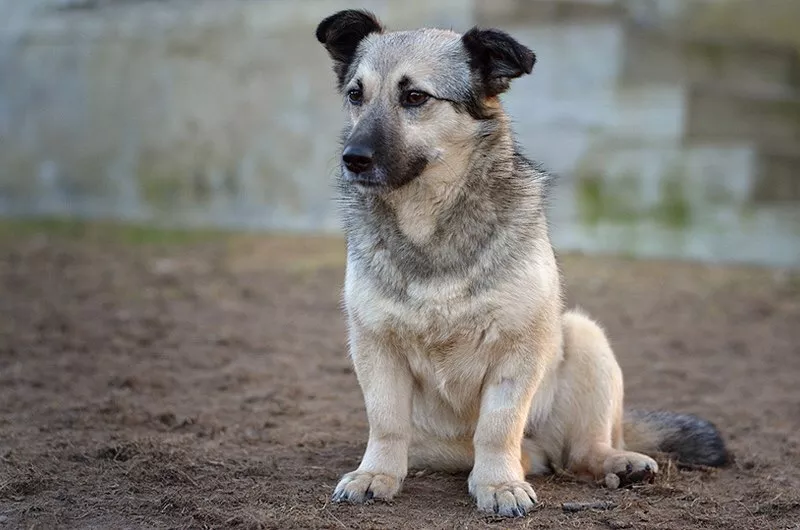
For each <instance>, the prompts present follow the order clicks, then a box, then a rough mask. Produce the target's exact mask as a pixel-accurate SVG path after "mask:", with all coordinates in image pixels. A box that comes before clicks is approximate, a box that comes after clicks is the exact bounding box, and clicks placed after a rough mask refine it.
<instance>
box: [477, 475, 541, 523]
mask: <svg viewBox="0 0 800 530" xmlns="http://www.w3.org/2000/svg"><path fill="white" fill-rule="evenodd" d="M470 490H471V493H472V496H473V497H475V500H476V501H477V502H478V511H480V512H484V513H492V514H497V515H501V516H503V517H521V516H523V515H525V514H527V513H528V512H530V511H531V510H533V508H534V506H536V502H537V499H536V492H534V491H533V487H531V485H530V484H528V483H527V482H525V481H512V482H505V483H503V484H497V485H484V484H476V485H474V486H473V487H471V488H470Z"/></svg>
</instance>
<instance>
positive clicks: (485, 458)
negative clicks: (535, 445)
mask: <svg viewBox="0 0 800 530" xmlns="http://www.w3.org/2000/svg"><path fill="white" fill-rule="evenodd" d="M536 342H538V343H539V344H538V345H536V346H539V347H540V348H542V349H544V350H546V351H542V354H541V355H540V354H539V353H538V352H536V349H537V347H536V346H534V344H536ZM556 342H557V338H555V340H548V341H546V345H545V343H543V341H531V343H529V344H514V345H512V346H511V347H510V348H508V349H506V354H505V355H501V358H500V359H499V360H498V362H497V364H496V365H495V366H493V367H492V368H490V370H489V372H488V373H487V377H486V383H485V386H484V389H483V394H482V396H481V405H480V414H479V417H478V424H477V426H476V430H475V435H474V437H473V444H474V447H475V463H474V465H473V468H472V472H471V473H470V476H469V492H470V493H471V494H472V495H473V496H474V497H475V499H476V501H477V504H478V510H479V511H481V512H489V513H497V514H500V515H502V516H506V517H518V516H521V515H525V514H526V513H527V512H528V511H529V510H531V509H532V508H533V507H534V505H535V503H536V493H535V492H534V491H533V488H532V487H531V485H530V484H528V483H527V482H526V481H525V470H524V469H523V466H522V437H523V435H524V430H525V423H526V421H527V418H528V413H529V411H530V407H531V401H532V399H533V395H534V393H535V391H536V388H537V387H538V386H539V384H540V382H541V380H542V377H543V373H544V367H545V366H547V362H548V361H549V360H550V358H551V351H555V350H553V348H555V347H556V346H555V343H556Z"/></svg>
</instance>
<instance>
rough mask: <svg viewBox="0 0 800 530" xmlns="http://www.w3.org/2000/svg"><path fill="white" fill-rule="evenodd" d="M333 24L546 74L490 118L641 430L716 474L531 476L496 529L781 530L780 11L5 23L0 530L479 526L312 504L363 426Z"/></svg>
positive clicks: (455, 481)
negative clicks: (523, 58)
mask: <svg viewBox="0 0 800 530" xmlns="http://www.w3.org/2000/svg"><path fill="white" fill-rule="evenodd" d="M352 7H365V8H368V9H371V10H373V11H374V12H375V13H376V14H377V15H378V16H379V17H380V18H381V19H382V20H383V21H384V23H385V24H387V25H388V26H389V27H390V28H396V29H400V28H414V27H419V26H423V25H436V26H443V27H452V28H454V29H457V30H462V31H463V30H466V29H468V28H469V27H471V26H472V25H474V24H480V25H482V26H495V27H500V28H502V29H504V30H506V31H508V32H510V33H511V34H512V35H513V36H515V37H516V38H517V39H519V40H520V41H521V42H523V43H524V44H526V45H527V46H529V47H530V48H532V49H533V50H534V51H535V52H536V53H537V55H538V61H537V64H536V66H535V69H534V72H533V75H531V76H526V77H524V78H521V79H518V80H516V81H515V83H514V84H513V86H512V89H511V91H510V92H509V93H507V94H505V95H504V101H505V104H506V106H507V108H508V110H509V112H510V113H511V115H512V116H513V119H514V121H515V124H516V131H517V133H518V135H519V140H520V143H521V144H522V146H523V147H524V149H525V151H526V153H527V154H528V155H529V156H531V157H533V158H535V159H537V160H539V161H540V162H541V163H542V164H543V165H544V166H545V167H546V168H547V169H549V170H551V171H552V172H554V173H557V174H558V176H559V184H558V186H557V187H556V191H555V196H554V198H553V201H552V204H551V212H550V219H551V226H552V232H553V239H554V243H555V245H556V247H557V249H558V251H559V261H560V266H561V268H562V270H563V272H564V280H565V293H566V298H567V300H566V301H567V303H568V305H569V306H571V307H572V306H574V305H576V304H578V305H580V306H581V307H582V308H584V309H585V310H586V311H588V312H589V314H591V315H593V316H596V317H597V318H598V319H599V321H600V322H601V323H602V324H603V326H604V327H605V329H606V330H607V333H608V335H609V337H611V341H612V344H613V346H614V351H615V355H616V356H617V359H618V360H619V362H620V365H621V367H622V369H623V372H624V374H625V386H626V388H625V400H626V402H627V403H629V404H630V406H634V407H636V408H640V409H643V410H674V411H679V412H689V413H694V414H699V415H700V416H702V417H704V418H707V419H709V420H711V421H712V422H714V423H715V424H716V425H717V426H718V427H719V428H720V429H721V431H722V432H723V433H724V436H725V438H726V440H727V441H728V442H729V443H730V447H731V450H732V452H733V454H734V455H735V459H736V461H735V463H733V464H732V465H731V466H729V467H728V468H726V469H723V470H720V471H719V472H718V473H717V472H715V473H711V472H710V471H709V470H707V469H698V468H692V467H688V468H687V467H681V466H680V463H678V464H676V463H675V462H670V461H668V459H667V457H666V456H664V459H663V460H659V467H660V468H661V469H662V470H664V471H663V473H661V475H660V478H659V479H658V480H657V481H656V483H655V484H650V485H646V486H643V487H642V488H637V489H625V488H622V489H619V490H616V491H603V492H602V493H601V491H600V490H598V489H597V488H595V487H594V486H593V485H591V484H580V483H576V482H575V481H572V480H570V479H569V478H567V477H558V478H547V479H540V478H535V479H533V480H534V484H535V487H536V490H537V492H538V494H539V498H540V499H542V500H543V503H542V504H541V507H540V509H537V512H536V514H535V515H533V516H532V518H530V519H525V520H521V521H516V522H507V523H505V522H504V523H502V526H503V527H504V528H532V526H531V525H534V526H536V525H539V527H542V528H564V527H570V528H644V527H648V528H656V527H658V528H671V529H676V530H693V529H695V528H701V527H702V528H710V527H714V528H726V529H740V528H741V529H762V528H786V529H788V528H792V529H795V530H797V529H798V526H797V522H798V521H800V415H798V414H797V411H798V410H800V393H798V391H797V383H798V381H800V328H799V327H798V323H800V0H486V1H479V0H383V1H379V0H360V2H358V3H354V2H345V1H338V0H313V1H312V0H302V1H300V0H0V527H2V528H4V529H5V528H9V529H10V528H14V529H16V528H25V529H34V528H48V529H49V528H176V529H177V528H208V529H211V528H214V529H217V528H236V529H238V530H243V529H280V530H292V529H298V530H299V529H302V530H306V529H309V528H337V529H338V528H387V529H392V530H397V529H400V530H404V529H406V530H418V529H419V528H423V527H424V528H439V529H444V528H485V529H487V530H489V529H496V528H498V526H497V524H498V521H497V520H496V519H492V518H489V519H488V520H487V519H486V518H484V517H482V516H480V515H479V514H477V512H476V511H475V510H474V508H473V504H472V502H471V501H470V500H469V499H468V496H467V491H466V486H465V484H466V474H465V475H464V476H459V475H448V474H438V473H433V474H425V473H424V470H423V471H420V472H415V474H414V475H413V476H410V477H409V479H408V487H407V489H406V490H404V493H403V494H402V495H400V496H399V497H398V498H397V499H396V500H395V501H394V502H393V503H392V504H375V505H371V506H368V507H354V506H347V505H337V504H334V503H331V502H329V499H330V494H331V492H332V490H333V487H334V486H335V484H336V483H337V481H338V480H339V477H340V476H341V474H342V473H344V472H346V471H349V470H351V469H353V467H355V466H356V465H357V462H358V461H359V459H360V458H361V455H362V454H363V450H364V444H365V441H366V438H367V433H368V426H367V422H366V415H365V412H364V402H363V399H362V396H361V391H360V389H359V386H358V383H357V380H356V376H355V374H354V373H353V370H352V366H351V361H350V359H349V357H348V355H347V333H346V327H345V319H344V315H343V313H342V306H341V287H342V282H343V278H344V270H343V267H344V263H345V256H344V245H343V242H342V239H341V237H339V235H340V229H339V222H338V218H337V212H336V210H335V205H334V202H333V201H332V200H331V199H332V191H333V190H332V186H331V184H332V181H333V177H334V175H335V172H336V170H337V165H338V156H337V150H338V146H337V137H338V134H339V131H340V128H341V126H342V124H343V119H344V116H343V109H342V104H341V98H340V96H338V95H337V94H336V91H335V82H334V75H333V72H332V70H331V64H330V60H329V58H328V57H327V54H326V52H325V50H324V49H323V47H322V46H321V45H320V44H319V43H318V42H317V41H316V39H315V38H314V30H315V28H316V25H317V24H318V23H319V21H320V20H322V18H323V17H325V16H328V15H330V14H332V13H333V12H335V11H337V10H339V9H343V8H352ZM676 466H677V467H676ZM421 474H422V475H421ZM598 498H602V499H607V500H609V501H613V503H614V504H615V505H618V507H617V508H616V509H614V510H610V511H605V510H603V511H600V510H588V511H585V512H581V513H564V511H563V510H562V508H561V503H562V502H566V501H569V502H574V501H592V500H596V499H598Z"/></svg>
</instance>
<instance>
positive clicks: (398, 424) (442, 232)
mask: <svg viewBox="0 0 800 530" xmlns="http://www.w3.org/2000/svg"><path fill="white" fill-rule="evenodd" d="M316 38H317V40H318V41H319V42H320V43H321V44H322V45H323V46H324V47H325V49H326V50H327V53H328V54H329V56H330V59H331V60H332V62H333V71H334V74H335V78H336V82H337V86H338V89H339V92H340V93H341V95H342V97H343V99H344V105H345V108H346V110H345V112H346V114H347V116H348V119H347V123H346V126H345V127H344V130H343V134H342V138H341V140H342V142H341V143H342V146H341V164H340V166H341V171H340V172H339V175H338V178H337V179H336V195H337V200H338V203H339V204H338V206H339V207H340V211H341V213H342V225H343V231H344V234H345V236H346V242H347V265H346V272H345V278H344V289H343V301H344V303H343V312H344V314H345V317H346V320H347V327H348V338H349V352H350V357H351V359H352V363H353V366H354V371H355V373H356V377H357V380H358V383H359V386H360V388H361V391H362V393H363V397H364V401H365V406H366V412H367V418H368V421H369V438H368V441H367V447H366V450H365V452H364V454H363V457H362V460H361V463H360V465H359V466H358V468H357V469H356V470H355V471H352V472H349V473H347V474H345V475H344V476H343V477H342V478H341V481H340V482H339V483H338V485H337V486H336V488H335V491H334V493H333V499H334V500H335V501H340V502H341V501H349V502H352V503H363V502H367V501H371V500H383V501H389V500H391V499H393V498H394V497H395V496H396V495H397V494H398V492H399V491H400V489H401V486H402V483H403V480H404V477H405V476H406V475H407V473H408V469H409V468H412V469H416V468H427V469H430V470H444V471H459V470H463V471H469V478H468V481H467V483H468V490H469V493H470V494H471V495H472V496H473V498H474V499H475V501H476V503H477V509H478V510H479V511H480V512H486V513H494V514H498V515H500V516H504V517H516V516H522V515H524V514H526V513H528V512H529V511H530V510H531V509H532V508H533V507H534V506H535V503H536V502H537V498H536V493H535V492H534V490H533V488H532V487H531V485H530V483H528V482H527V481H526V476H528V475H535V474H543V473H550V472H554V471H564V472H568V473H571V474H573V475H575V476H579V477H587V478H590V479H593V480H597V481H599V482H601V483H602V481H606V484H607V485H609V486H611V487H615V486H616V485H617V484H618V483H619V481H622V482H623V483H632V482H638V481H647V480H652V479H653V477H654V476H655V474H656V473H658V464H657V463H656V462H655V460H653V458H652V457H653V456H656V455H657V454H658V453H671V454H673V455H675V456H676V457H677V458H679V459H680V460H681V461H686V462H691V463H695V464H702V465H706V466H721V465H723V464H724V463H726V462H727V460H728V452H727V450H726V447H725V443H724V441H723V439H722V437H721V435H720V433H719V431H718V430H717V428H716V427H715V426H714V425H713V424H712V423H710V422H708V421H706V420H704V419H701V418H698V417H696V416H693V415H687V414H678V413H672V412H635V411H632V412H624V411H623V378H622V372H621V370H620V367H619V365H618V363H617V360H616V358H615V356H614V353H613V351H612V349H611V347H610V345H609V342H608V340H607V338H606V335H605V333H604V331H603V329H601V327H600V326H599V325H598V324H597V323H596V322H595V321H593V320H592V319H591V318H590V317H589V316H587V315H586V314H584V313H583V312H581V311H579V310H566V308H565V306H564V301H563V296H562V285H561V277H560V271H559V268H558V266H557V262H556V259H555V255H554V250H553V247H552V245H551V242H550V239H549V235H548V225H547V219H546V206H547V202H546V201H547V196H548V189H549V188H550V187H551V184H552V180H553V178H552V177H551V176H550V175H548V174H547V173H546V172H545V171H543V170H541V169H540V168H539V166H538V165H537V164H535V163H534V162H532V161H531V160H529V159H528V158H526V156H525V155H523V154H522V152H521V149H520V147H519V145H518V143H517V141H516V139H515V136H514V133H513V131H512V127H511V124H510V118H509V117H508V115H507V114H506V113H505V111H504V110H503V106H502V104H501V102H500V99H499V96H500V95H501V94H502V93H504V92H505V91H507V90H508V89H509V87H510V84H511V82H512V80H513V79H515V78H518V77H521V76H523V75H527V74H530V73H531V72H532V70H533V66H534V63H535V61H536V57H535V54H534V53H533V52H532V51H531V50H530V49H528V48H527V47H525V46H524V45H522V44H520V43H519V42H517V41H516V40H515V39H514V38H512V37H511V36H510V35H509V34H507V33H505V32H503V31H501V30H497V29H480V28H477V27H475V28H472V29H470V30H469V31H467V32H466V33H463V34H460V33H457V32H454V31H450V30H444V29H435V28H424V29H417V30H412V31H389V30H387V29H385V28H384V26H383V25H382V23H381V22H380V21H379V20H378V19H377V18H376V17H375V15H374V14H372V13H370V12H368V11H362V10H344V11H340V12H337V13H335V14H333V15H331V16H329V17H327V18H325V19H324V20H322V21H321V22H320V23H319V25H318V26H317V29H316ZM648 455H649V456H648ZM616 479H619V480H616ZM612 482H616V483H617V484H614V485H612V484H611V483H612Z"/></svg>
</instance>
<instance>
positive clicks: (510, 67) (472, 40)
mask: <svg viewBox="0 0 800 530" xmlns="http://www.w3.org/2000/svg"><path fill="white" fill-rule="evenodd" d="M461 41H462V42H463V43H464V47H465V48H466V49H467V53H469V57H470V67H471V68H472V70H473V71H474V72H476V73H477V74H478V75H479V76H480V79H481V82H482V83H483V91H484V95H485V96H487V97H493V96H496V95H498V94H500V93H502V92H505V91H506V90H508V87H509V85H510V84H511V80H512V79H514V78H517V77H520V76H522V75H524V74H529V73H531V71H533V64H534V63H535V62H536V55H535V54H534V53H533V52H532V51H531V50H529V49H528V48H526V47H525V46H523V45H522V44H520V43H519V42H517V41H516V40H514V39H513V38H512V37H511V36H510V35H509V34H508V33H505V32H503V31H500V30H497V29H483V30H481V29H478V28H472V29H471V30H469V31H468V32H466V33H465V34H464V36H463V37H461Z"/></svg>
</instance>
